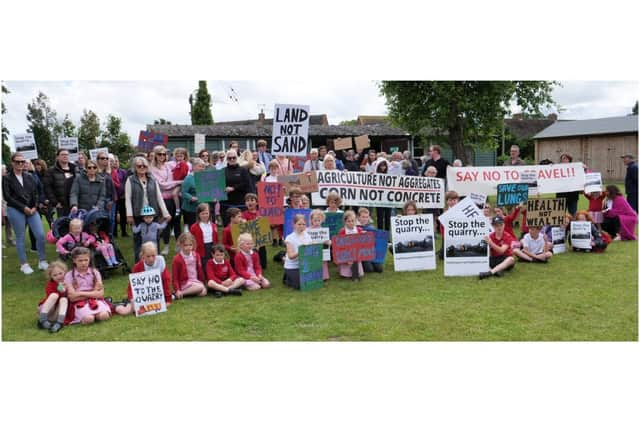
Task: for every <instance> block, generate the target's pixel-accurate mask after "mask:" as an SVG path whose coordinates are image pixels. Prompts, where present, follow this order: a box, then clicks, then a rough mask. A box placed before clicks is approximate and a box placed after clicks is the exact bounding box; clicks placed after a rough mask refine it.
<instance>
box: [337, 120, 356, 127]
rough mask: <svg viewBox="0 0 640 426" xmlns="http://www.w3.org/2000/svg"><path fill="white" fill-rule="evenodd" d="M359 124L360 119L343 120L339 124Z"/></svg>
mask: <svg viewBox="0 0 640 426" xmlns="http://www.w3.org/2000/svg"><path fill="white" fill-rule="evenodd" d="M356 124H358V120H343V121H341V122H340V124H338V125H339V126H355V125H356Z"/></svg>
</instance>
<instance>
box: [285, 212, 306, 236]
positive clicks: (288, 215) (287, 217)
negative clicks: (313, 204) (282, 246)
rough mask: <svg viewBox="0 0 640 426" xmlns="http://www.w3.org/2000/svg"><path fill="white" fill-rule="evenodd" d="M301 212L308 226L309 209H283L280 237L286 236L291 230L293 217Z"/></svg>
mask: <svg viewBox="0 0 640 426" xmlns="http://www.w3.org/2000/svg"><path fill="white" fill-rule="evenodd" d="M297 214H301V215H303V216H304V217H305V218H306V219H307V228H308V227H309V216H310V215H311V209H284V224H283V225H282V226H283V230H282V237H283V238H287V235H289V234H291V233H292V232H293V225H294V223H293V218H294V217H295V216H296V215H297Z"/></svg>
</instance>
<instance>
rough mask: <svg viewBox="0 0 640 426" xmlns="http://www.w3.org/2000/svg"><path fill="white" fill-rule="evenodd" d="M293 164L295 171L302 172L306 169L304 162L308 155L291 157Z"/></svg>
mask: <svg viewBox="0 0 640 426" xmlns="http://www.w3.org/2000/svg"><path fill="white" fill-rule="evenodd" d="M289 161H291V166H292V167H293V173H302V171H303V170H304V163H305V162H306V161H307V157H289Z"/></svg>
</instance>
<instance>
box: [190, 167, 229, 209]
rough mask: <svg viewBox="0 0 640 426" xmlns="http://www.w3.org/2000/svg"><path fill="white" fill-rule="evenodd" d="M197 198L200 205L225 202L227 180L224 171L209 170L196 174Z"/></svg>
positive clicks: (194, 176)
mask: <svg viewBox="0 0 640 426" xmlns="http://www.w3.org/2000/svg"><path fill="white" fill-rule="evenodd" d="M193 178H194V180H195V183H196V197H198V202H199V203H210V202H213V201H224V200H226V199H227V191H226V186H227V178H226V176H225V174H224V169H220V170H217V169H209V170H203V171H201V172H195V173H194V174H193Z"/></svg>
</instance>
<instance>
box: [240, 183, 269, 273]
mask: <svg viewBox="0 0 640 426" xmlns="http://www.w3.org/2000/svg"><path fill="white" fill-rule="evenodd" d="M244 204H245V206H246V207H247V209H246V210H244V211H243V212H242V218H243V219H244V220H245V221H247V222H248V221H250V220H256V219H258V218H259V217H260V211H259V210H258V196H257V195H256V194H253V193H248V194H247V195H245V196H244ZM258 256H259V257H260V266H261V267H262V269H263V270H266V269H267V248H266V247H265V246H262V247H259V248H258Z"/></svg>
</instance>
